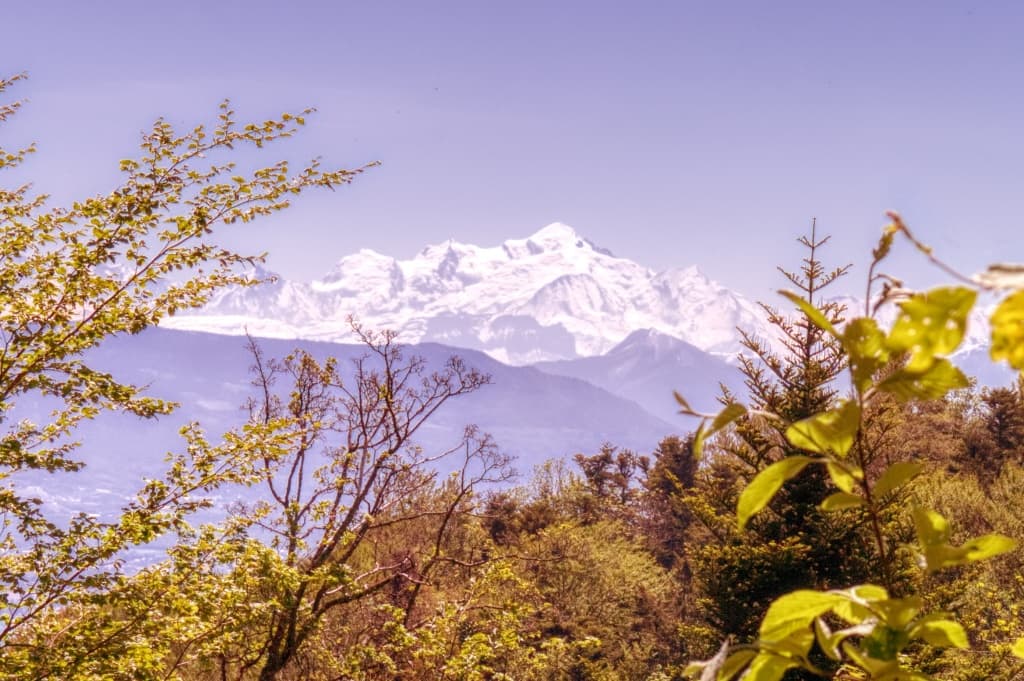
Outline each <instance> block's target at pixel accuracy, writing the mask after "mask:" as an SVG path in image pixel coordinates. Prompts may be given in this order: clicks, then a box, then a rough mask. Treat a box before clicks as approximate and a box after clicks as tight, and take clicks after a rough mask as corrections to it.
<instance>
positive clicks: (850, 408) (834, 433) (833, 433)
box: [786, 400, 860, 456]
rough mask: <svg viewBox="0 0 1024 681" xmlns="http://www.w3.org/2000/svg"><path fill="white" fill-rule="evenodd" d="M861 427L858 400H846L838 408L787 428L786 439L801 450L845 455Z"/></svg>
mask: <svg viewBox="0 0 1024 681" xmlns="http://www.w3.org/2000/svg"><path fill="white" fill-rule="evenodd" d="M859 427H860V407H859V406H858V405H857V403H856V402H855V401H853V400H846V401H845V402H843V403H842V404H841V405H839V407H838V408H837V409H830V410H829V411H826V412H822V413H820V414H815V415H814V416H812V417H810V418H806V419H804V420H802V421H797V422H796V423H794V424H793V425H791V426H790V427H789V428H787V429H786V439H787V440H789V441H790V443H791V444H792V445H793V446H794V447H799V448H800V449H806V450H808V451H811V452H818V453H820V454H828V453H832V454H837V455H838V456H845V455H846V453H847V452H848V451H850V447H852V446H853V442H854V439H855V438H856V436H857V429H858V428H859Z"/></svg>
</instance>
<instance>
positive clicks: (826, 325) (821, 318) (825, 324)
mask: <svg viewBox="0 0 1024 681" xmlns="http://www.w3.org/2000/svg"><path fill="white" fill-rule="evenodd" d="M779 295H781V296H785V297H786V298H788V299H789V301H790V302H791V303H793V304H794V305H796V306H797V307H798V308H800V311H801V312H803V313H804V315H806V316H807V318H808V319H810V320H811V321H812V322H813V323H814V325H815V326H817V327H818V328H819V329H821V330H822V331H825V332H827V333H828V334H829V335H831V336H832V337H833V338H839V332H838V331H836V327H834V326H832V322H830V321H829V320H828V318H826V317H825V315H824V314H822V312H821V310H819V309H818V308H816V307H814V306H813V305H811V304H810V303H809V302H807V301H806V300H805V299H804V298H801V297H800V296H798V295H797V294H795V293H793V292H792V291H779Z"/></svg>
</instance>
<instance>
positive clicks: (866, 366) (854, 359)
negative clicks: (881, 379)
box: [842, 317, 889, 392]
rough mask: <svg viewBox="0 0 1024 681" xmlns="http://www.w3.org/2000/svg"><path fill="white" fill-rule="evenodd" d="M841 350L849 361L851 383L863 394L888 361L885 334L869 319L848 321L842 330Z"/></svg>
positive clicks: (876, 323) (860, 318)
mask: <svg viewBox="0 0 1024 681" xmlns="http://www.w3.org/2000/svg"><path fill="white" fill-rule="evenodd" d="M842 340H843V349H845V350H846V355H847V357H849V360H850V369H851V371H852V373H853V382H854V385H855V386H856V388H857V390H859V391H861V392H863V391H865V390H867V388H868V387H869V386H870V385H871V380H872V378H873V377H874V375H875V373H876V372H877V371H878V370H879V369H881V368H882V367H883V366H884V365H885V363H886V362H888V361H889V350H888V349H887V348H886V347H885V334H884V333H882V330H881V329H879V328H878V322H876V321H875V320H874V319H872V318H870V317H858V318H857V319H853V320H850V322H849V323H848V324H847V325H846V327H845V328H844V329H843V339H842Z"/></svg>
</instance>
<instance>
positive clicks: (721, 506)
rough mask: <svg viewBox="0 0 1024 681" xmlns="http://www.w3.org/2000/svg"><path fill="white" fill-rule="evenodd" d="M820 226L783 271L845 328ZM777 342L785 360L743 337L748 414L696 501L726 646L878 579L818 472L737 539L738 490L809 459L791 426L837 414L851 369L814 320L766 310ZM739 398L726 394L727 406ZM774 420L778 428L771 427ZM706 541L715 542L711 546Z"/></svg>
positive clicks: (807, 299)
mask: <svg viewBox="0 0 1024 681" xmlns="http://www.w3.org/2000/svg"><path fill="white" fill-rule="evenodd" d="M827 242H828V237H825V238H819V237H818V236H817V232H816V223H812V226H811V232H810V234H809V235H808V236H806V237H801V238H800V239H799V243H800V244H801V245H802V246H803V247H804V248H805V249H806V253H807V255H806V256H805V258H804V259H803V263H802V265H801V267H800V269H799V271H797V272H791V271H788V270H785V269H783V268H779V271H780V272H781V273H782V274H783V276H784V277H785V278H786V279H787V280H788V281H789V283H791V284H792V285H794V286H795V287H796V288H797V293H796V294H791V295H794V296H795V297H796V298H798V299H799V300H800V301H802V303H803V304H804V305H806V306H808V307H814V306H817V308H816V309H817V310H818V314H820V315H821V317H822V318H823V319H825V320H826V321H827V323H829V324H832V325H836V324H839V323H841V322H842V321H843V317H844V314H845V308H844V307H843V306H842V305H840V304H838V303H835V302H832V301H827V300H823V299H822V298H821V296H822V292H823V291H824V290H825V289H826V288H827V287H828V286H829V285H830V284H832V283H834V282H835V281H836V280H837V279H838V278H839V277H841V276H843V275H844V274H846V272H847V271H848V269H849V266H843V267H839V268H835V269H832V270H828V269H826V267H825V266H824V265H823V264H822V262H821V260H820V249H821V248H822V247H823V246H824V245H825V244H826V243H827ZM762 307H763V309H764V310H765V312H766V313H767V316H768V320H769V322H770V323H771V324H772V326H773V327H774V328H775V330H776V331H777V332H778V334H779V338H780V343H781V348H782V349H781V350H780V351H776V350H774V349H773V346H772V344H771V343H770V342H769V341H768V340H767V339H761V338H757V337H754V336H753V335H751V334H748V333H744V335H743V344H744V346H745V347H746V349H747V351H748V354H744V355H741V357H740V366H741V370H742V372H743V374H744V376H745V378H746V380H745V383H746V386H747V390H748V393H749V410H750V412H749V414H748V415H746V416H742V417H740V418H739V419H738V421H737V422H736V425H735V428H734V429H733V432H732V433H731V434H730V436H729V437H723V438H720V439H719V441H718V442H717V443H716V444H714V445H713V446H711V447H709V450H708V451H709V452H710V453H711V456H712V457H713V462H712V464H711V465H710V466H709V467H708V469H707V472H706V474H704V475H703V476H701V483H700V484H698V485H697V489H696V491H695V493H694V497H695V498H692V499H691V500H690V504H691V506H692V507H693V508H694V511H695V512H696V515H697V517H699V518H701V519H702V520H703V523H704V526H705V529H708V530H713V531H712V532H711V533H710V535H705V540H704V541H700V540H698V541H695V542H694V543H695V544H696V545H697V546H698V547H699V548H698V549H696V551H695V555H694V558H695V560H694V568H695V574H694V577H695V579H696V582H697V584H698V585H699V588H700V594H701V599H702V602H703V604H704V611H703V617H705V618H707V620H708V621H709V622H710V623H712V624H714V625H715V626H716V627H717V628H718V629H719V633H720V635H722V636H734V637H740V638H743V637H748V636H751V635H752V634H753V633H754V632H755V631H756V627H757V625H758V623H759V622H760V620H761V617H762V616H763V614H764V611H765V609H766V608H767V607H768V605H769V603H771V602H772V600H774V599H775V598H776V597H778V596H780V595H782V594H783V593H786V592H788V591H791V590H793V589H797V588H808V587H826V588H827V587H829V586H833V585H837V584H843V583H848V582H849V581H850V580H851V579H852V580H857V579H861V578H863V577H865V576H866V575H869V574H871V571H870V561H871V558H872V556H871V554H870V545H865V544H864V542H863V541H862V540H861V537H862V534H863V526H862V524H861V523H859V522H851V519H850V518H848V517H842V516H841V515H836V514H828V513H825V512H823V511H822V510H821V509H820V508H819V507H820V504H821V502H822V501H823V500H824V499H825V498H826V497H827V496H828V495H829V494H830V493H831V490H830V489H829V484H828V476H827V474H826V473H825V471H824V470H822V469H819V468H806V469H804V470H802V471H800V472H799V474H797V475H796V476H795V477H794V479H793V480H792V481H791V482H790V484H789V485H787V486H786V488H785V490H784V491H783V492H781V493H780V494H778V495H776V497H775V498H774V500H773V503H772V506H771V508H770V512H769V513H765V514H762V515H760V516H758V518H757V519H756V520H755V521H754V522H752V523H751V524H750V527H749V529H748V530H747V531H746V532H743V533H737V532H736V531H735V530H734V529H732V527H731V526H732V525H733V523H732V522H731V521H730V518H732V517H733V512H732V509H733V507H734V506H735V503H736V500H737V497H738V488H737V486H738V485H739V486H742V485H743V484H745V483H747V482H749V481H750V480H751V479H753V478H754V476H756V475H757V474H758V473H760V472H761V471H763V470H765V469H766V468H767V467H769V466H771V465H772V464H776V463H778V462H780V461H783V460H785V459H787V458H791V457H803V456H806V455H807V450H806V449H805V448H804V447H801V446H799V445H796V444H793V443H791V442H789V441H788V440H787V439H786V437H785V432H786V429H787V427H788V424H790V423H793V422H796V421H800V420H802V419H805V418H808V417H810V416H812V415H814V414H816V413H819V412H821V411H824V410H827V409H829V408H831V407H833V406H834V405H835V404H836V400H837V395H838V391H837V388H836V387H835V380H836V378H837V377H838V376H839V375H840V374H841V373H842V372H843V371H844V369H845V366H846V364H845V361H846V360H845V352H844V349H843V346H842V344H841V343H840V342H839V341H838V340H837V339H836V338H834V337H832V336H831V335H829V334H828V333H826V332H825V331H824V330H823V329H822V328H821V326H820V325H819V324H818V323H816V322H815V320H814V319H813V318H812V316H811V315H810V314H807V313H804V312H799V313H798V314H797V315H796V316H795V317H793V318H791V317H790V316H789V315H786V314H783V313H781V312H780V311H779V310H778V309H776V308H775V307H773V306H770V305H767V304H762ZM734 399H735V398H734V397H733V396H732V395H730V394H726V395H725V397H724V401H725V402H731V401H733V400H734ZM765 414H771V415H773V416H774V418H765V416H763V415H765ZM706 539H713V541H707V540H706Z"/></svg>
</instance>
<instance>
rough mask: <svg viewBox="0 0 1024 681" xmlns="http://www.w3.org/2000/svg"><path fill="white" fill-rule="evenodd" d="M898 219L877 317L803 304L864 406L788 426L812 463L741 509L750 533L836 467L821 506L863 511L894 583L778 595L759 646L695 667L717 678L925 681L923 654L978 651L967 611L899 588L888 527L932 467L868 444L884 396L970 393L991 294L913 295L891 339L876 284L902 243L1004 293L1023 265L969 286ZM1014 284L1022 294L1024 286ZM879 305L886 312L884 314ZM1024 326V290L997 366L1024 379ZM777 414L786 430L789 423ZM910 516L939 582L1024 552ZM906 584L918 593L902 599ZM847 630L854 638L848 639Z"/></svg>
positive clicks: (786, 462) (997, 321)
mask: <svg viewBox="0 0 1024 681" xmlns="http://www.w3.org/2000/svg"><path fill="white" fill-rule="evenodd" d="M890 217H891V218H892V222H891V223H890V224H889V225H888V226H887V227H886V229H885V230H884V231H883V234H882V238H881V239H880V240H879V243H878V246H877V247H876V248H875V250H874V251H873V254H872V255H873V261H872V265H871V268H870V270H869V275H868V290H867V294H868V295H867V301H866V303H865V304H866V307H867V308H868V309H867V313H866V314H867V316H865V317H859V318H855V319H852V320H850V321H849V322H847V323H846V325H845V327H843V328H841V329H840V328H839V327H837V326H836V325H835V324H833V323H832V322H831V321H830V320H829V319H827V317H826V316H825V315H824V314H822V313H821V311H820V310H818V309H816V308H814V307H813V306H812V305H810V304H808V303H807V302H806V301H804V300H801V299H799V298H798V297H796V296H793V297H792V299H793V301H794V302H795V303H796V304H797V305H798V307H799V308H800V310H801V311H802V312H803V313H804V314H806V315H807V316H808V317H809V318H810V319H811V320H812V321H813V322H814V323H815V324H816V325H817V326H818V327H819V328H820V329H821V330H822V331H823V332H825V333H827V334H829V335H830V336H831V337H832V338H834V339H836V340H837V341H839V342H840V343H841V345H842V348H843V350H844V351H845V353H846V355H847V357H848V365H849V375H850V383H851V387H852V390H851V394H850V396H849V397H848V398H846V399H844V400H842V401H841V402H839V403H838V404H836V405H833V406H830V407H829V408H827V409H826V410H825V411H822V412H818V413H816V414H813V415H811V416H809V417H806V418H803V419H801V420H799V421H796V422H790V423H788V424H787V427H786V429H785V433H784V435H785V438H786V441H787V442H788V443H789V444H790V445H791V446H794V447H799V448H801V449H803V450H804V451H805V452H806V453H805V454H803V455H800V456H793V457H789V458H786V459H781V460H779V461H777V462H775V463H773V464H771V465H770V466H768V467H767V468H765V469H764V470H762V471H760V472H759V473H758V474H757V475H756V476H755V477H754V478H753V479H752V480H751V481H750V483H749V484H748V485H747V486H746V487H745V488H744V490H743V491H742V493H741V494H740V496H739V500H738V502H737V506H736V520H737V529H738V530H739V531H741V532H742V531H743V530H744V529H745V528H746V527H747V526H748V524H749V523H750V521H751V520H752V519H753V518H755V516H757V515H759V514H761V513H762V512H763V511H764V510H765V509H767V508H770V506H771V504H772V500H773V498H774V497H775V496H776V495H777V494H778V493H779V492H780V490H783V489H784V487H785V486H786V484H787V482H789V481H791V480H794V479H795V478H797V476H798V475H799V474H800V473H801V472H802V471H803V470H805V469H806V468H808V467H815V468H817V467H822V468H824V470H825V471H826V473H827V475H828V480H829V482H830V484H831V485H833V486H834V488H835V489H836V491H835V492H833V493H832V494H830V495H829V496H828V497H826V498H825V499H824V500H823V501H822V502H821V505H820V508H821V510H822V511H824V512H828V513H841V512H846V511H849V510H855V511H856V512H857V513H859V514H860V515H861V516H862V517H863V518H865V519H866V520H867V521H868V523H869V526H870V527H871V528H872V530H873V537H872V538H873V540H874V542H875V547H874V548H875V552H876V555H877V559H878V562H879V563H880V564H881V567H882V569H881V571H880V576H881V577H882V582H883V583H882V584H881V585H879V584H871V583H866V584H857V585H836V586H835V587H833V588H830V589H827V590H824V589H799V590H796V591H793V592H791V593H788V594H784V595H782V596H780V597H778V598H776V599H775V600H774V601H773V602H772V603H771V604H770V605H769V607H768V609H767V611H766V612H765V614H764V617H763V619H762V621H761V622H760V625H759V626H758V628H757V632H756V640H755V642H754V643H753V644H751V645H747V646H741V647H738V648H737V647H733V646H731V645H730V643H729V641H726V642H725V644H723V646H722V647H721V649H720V650H719V653H718V654H717V655H715V656H714V657H713V658H712V659H710V660H708V661H707V662H705V663H697V664H695V665H692V666H691V668H690V669H691V671H692V672H693V673H699V674H700V675H701V677H702V678H704V679H718V680H719V681H729V680H730V679H733V678H736V677H738V676H740V675H742V677H743V678H757V679H761V680H771V681H778V680H779V679H782V678H783V676H784V675H787V674H788V673H790V671H791V670H793V671H794V672H799V673H802V674H811V675H816V676H832V675H833V674H832V673H831V672H829V671H827V670H826V669H823V667H822V666H821V665H820V663H819V659H824V660H827V661H828V664H829V665H830V666H831V667H833V668H838V674H839V677H841V678H850V677H852V678H870V679H921V680H923V679H927V678H931V677H930V676H927V675H926V673H925V672H926V671H927V670H926V669H925V668H923V666H922V664H921V663H920V662H921V660H922V656H921V654H920V653H919V651H920V650H922V649H924V650H926V651H928V650H934V649H936V648H961V649H966V648H968V647H969V640H968V636H967V632H966V630H965V629H964V627H963V625H962V624H961V623H960V622H959V621H957V619H956V617H955V616H954V615H951V614H950V613H947V612H943V611H938V610H934V611H931V612H929V605H930V604H929V599H928V598H927V597H928V596H931V594H929V593H927V591H926V590H922V589H921V585H922V584H924V585H926V586H927V585H928V583H929V582H928V580H927V579H925V580H922V581H918V582H916V583H912V584H909V585H899V584H897V582H896V580H895V578H894V577H895V570H896V569H898V568H899V567H900V566H901V562H902V560H903V558H902V557H901V556H900V554H898V553H897V551H896V550H895V547H894V544H895V543H896V542H894V541H893V537H891V536H887V533H886V531H885V528H884V527H883V525H882V523H881V520H882V518H883V514H884V513H886V510H887V508H890V507H891V505H892V504H893V503H894V500H895V503H897V504H900V503H901V502H902V501H903V499H904V497H901V495H900V494H899V491H900V490H901V489H905V488H907V486H908V485H910V484H912V481H913V480H914V478H916V477H917V476H918V475H919V474H920V473H921V472H922V470H923V466H922V465H920V464H917V463H913V462H907V461H896V462H894V463H892V464H891V465H889V466H887V467H886V468H885V469H884V470H882V471H880V472H878V473H877V474H872V473H870V472H869V470H868V465H869V464H870V463H872V462H873V461H875V460H876V457H875V452H872V451H870V450H868V449H867V442H866V440H865V438H864V434H865V431H866V430H867V423H866V421H865V417H866V415H867V414H868V413H869V412H870V408H871V407H872V406H873V403H874V402H876V401H877V400H881V399H885V400H888V399H895V400H896V401H897V402H900V403H903V404H908V403H913V402H915V401H918V400H922V401H930V400H936V399H939V398H942V397H944V396H945V395H947V394H948V393H949V392H951V391H953V390H958V389H962V388H965V387H967V386H968V385H969V382H968V380H967V377H966V376H964V375H963V373H962V372H961V371H960V370H959V369H957V368H956V367H955V366H953V364H952V363H951V362H950V360H949V358H948V355H949V354H951V353H953V352H954V351H955V350H956V349H957V347H958V346H959V345H960V343H961V342H962V340H963V338H964V336H965V331H966V327H967V320H968V317H969V315H970V312H971V309H972V307H973V306H974V303H975V300H976V297H977V293H976V291H975V290H974V289H973V288H968V287H965V286H950V287H941V288H937V289H932V290H930V291H926V292H921V293H915V294H912V295H906V296H905V298H904V299H903V300H902V301H901V302H900V312H899V314H898V316H897V318H896V321H895V322H894V323H893V325H892V328H891V329H889V330H888V331H883V330H882V329H881V328H880V327H879V326H878V324H877V322H876V321H875V319H874V318H873V317H871V316H870V312H871V302H872V297H871V293H872V285H873V284H874V283H876V282H877V280H878V278H879V277H881V276H882V275H875V269H876V267H877V266H878V264H879V263H880V262H881V261H882V260H883V259H884V258H885V257H886V256H887V255H888V253H889V251H890V248H891V246H892V243H893V239H894V237H895V236H896V235H897V234H900V235H903V236H904V237H905V238H906V239H907V240H909V241H910V242H911V243H912V244H913V245H914V246H915V247H917V248H918V249H919V250H920V251H921V252H922V253H924V254H926V255H927V257H929V258H930V259H931V260H932V261H933V262H936V263H938V264H939V265H940V266H942V267H943V269H944V270H945V271H947V272H950V273H953V274H955V275H956V276H958V277H959V278H960V279H961V280H962V281H963V282H968V283H970V284H971V285H972V286H975V285H977V283H978V282H981V283H982V284H985V285H989V286H993V285H995V284H993V283H992V282H993V281H995V282H997V283H998V282H999V281H1000V280H1005V279H1006V272H1007V270H1008V269H1009V270H1010V271H1011V273H1013V274H1014V275H1015V276H1017V275H1019V272H1020V268H1012V267H1008V266H993V268H992V269H991V271H990V272H989V273H988V275H989V277H983V278H979V279H978V280H974V279H969V278H967V277H963V276H962V275H959V274H957V273H956V272H955V270H953V269H952V268H950V267H948V266H947V265H945V264H944V263H942V262H941V261H940V260H938V259H937V258H936V257H935V256H934V254H933V251H932V249H930V248H928V247H926V246H925V245H923V244H922V243H921V242H919V241H918V240H917V239H916V238H915V237H914V235H913V234H912V233H911V232H910V230H909V229H908V228H907V227H906V225H905V224H904V223H903V221H902V220H901V219H900V218H899V216H898V215H896V214H894V213H891V214H890ZM1011 279H1013V277H1011ZM892 281H894V280H892V279H891V278H887V283H886V285H885V286H884V287H883V295H882V299H883V300H884V299H885V298H887V297H888V296H890V295H891V294H892V293H893V286H891V285H890V282H892ZM1012 285H1014V286H1015V285H1019V276H1017V279H1014V283H1013V284H1012ZM874 307H875V309H877V307H878V306H877V304H876V305H875V306H874ZM1022 319H1024V291H1020V290H1018V291H1016V292H1014V293H1012V294H1011V295H1009V296H1007V297H1006V298H1005V299H1004V300H1003V301H1002V302H1001V303H1000V304H999V305H998V306H997V307H996V309H995V312H994V313H993V315H992V317H991V322H992V347H991V354H992V357H993V359H995V360H997V361H998V360H1001V359H1006V360H1008V361H1009V362H1010V364H1011V365H1012V366H1013V367H1014V368H1015V369H1018V370H1022V371H1024V324H1022V322H1021V320H1022ZM745 413H747V410H746V409H745V408H743V407H740V406H738V405H729V407H727V409H726V410H725V411H723V412H722V413H721V414H719V415H717V416H716V417H715V420H714V421H713V427H715V428H717V429H721V428H722V427H723V423H724V424H728V423H729V422H731V421H735V420H736V419H737V418H739V417H741V416H742V415H743V414H745ZM765 416H767V417H769V418H776V419H779V420H783V419H782V417H781V416H780V415H775V414H766V415H765ZM908 506H910V505H909V504H908ZM909 510H910V515H911V518H912V521H913V526H914V531H915V533H916V546H912V547H908V548H909V549H910V552H912V553H913V554H914V558H915V559H916V564H917V565H918V566H920V567H921V568H922V571H923V573H924V574H923V576H924V577H925V578H927V577H930V576H932V575H934V574H935V573H938V572H940V571H945V570H949V569H950V568H954V569H955V568H960V567H963V566H970V565H973V564H975V563H978V562H979V561H984V560H986V559H989V558H992V557H994V556H998V555H1001V554H1005V553H1008V552H1010V551H1013V550H1014V549H1015V548H1016V546H1017V542H1016V541H1015V540H1013V539H1011V538H1010V537H1008V536H1006V535H1003V534H999V533H990V534H985V535H982V536H979V537H974V538H972V539H968V540H966V541H963V542H961V541H959V538H956V537H955V535H954V532H953V528H952V526H951V524H950V523H949V521H948V520H947V518H946V517H945V516H943V515H942V514H940V513H939V512H938V511H936V510H934V509H932V508H928V507H926V506H924V505H921V504H920V503H915V504H913V505H912V506H910V508H909ZM894 586H897V587H906V588H901V591H902V593H898V592H896V591H895V590H894V589H893V587H894ZM836 626H840V627H842V628H841V629H838V630H836V629H834V627H836ZM1007 631H1011V630H1010V629H1007ZM1000 645H1001V651H1000V655H1001V656H1002V660H1004V661H1006V662H1009V660H1010V659H1011V658H1012V657H1017V658H1024V638H1019V639H1017V640H1016V641H1010V640H1006V641H1000ZM1014 664H1015V665H1016V669H1015V670H1014V671H1013V672H1012V673H1011V675H1010V676H1017V675H1019V671H1020V670H1021V669H1024V666H1021V665H1020V664H1019V663H1014ZM837 678H838V677H837Z"/></svg>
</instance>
